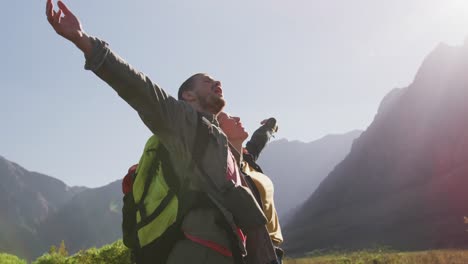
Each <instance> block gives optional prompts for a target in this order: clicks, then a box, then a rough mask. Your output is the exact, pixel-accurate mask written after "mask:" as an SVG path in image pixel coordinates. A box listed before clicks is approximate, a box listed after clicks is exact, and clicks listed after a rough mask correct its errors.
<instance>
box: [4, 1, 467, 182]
mask: <svg viewBox="0 0 468 264" xmlns="http://www.w3.org/2000/svg"><path fill="white" fill-rule="evenodd" d="M66 3H67V4H68V5H69V7H70V8H71V9H72V10H73V11H74V12H75V13H76V14H77V15H78V16H79V17H80V19H81V22H82V24H83V26H84V28H85V30H86V31H87V32H88V33H89V34H91V35H95V36H98V37H100V38H102V39H105V40H106V41H107V42H109V43H110V45H111V47H112V48H113V49H114V50H115V51H117V52H118V53H119V54H120V55H121V56H122V57H124V58H125V59H126V60H127V61H128V62H130V63H131V64H132V65H133V66H135V67H136V68H138V69H139V70H141V71H143V72H145V73H146V74H147V75H149V76H150V77H151V78H152V80H153V81H155V82H157V83H158V84H160V85H161V86H162V87H163V88H165V89H166V90H167V91H168V92H169V93H171V94H174V95H175V94H176V91H177V89H178V87H179V85H180V83H182V81H183V80H185V79H186V78H187V77H188V76H190V75H191V74H192V73H196V72H207V73H210V74H211V75H212V76H213V77H215V78H217V79H219V80H221V81H222V83H223V89H224V93H225V97H226V99H227V100H228V104H229V105H228V107H227V110H228V111H229V112H231V113H232V114H234V115H238V116H240V117H241V118H242V119H243V123H244V125H245V126H246V128H247V129H248V130H249V131H253V130H254V129H255V128H256V127H257V124H258V122H259V121H261V120H262V119H264V118H266V117H270V116H275V117H277V119H278V120H279V122H280V133H279V134H278V137H280V138H287V139H289V140H300V141H304V142H309V141H312V140H315V139H317V138H320V137H322V136H324V135H326V134H329V133H344V132H347V131H350V130H354V129H365V128H366V127H367V126H368V125H369V124H370V123H371V122H372V119H373V117H374V115H375V113H376V111H377V107H378V105H379V103H380V101H381V99H382V98H383V96H384V95H385V94H386V93H387V92H388V91H390V90H391V89H392V88H395V87H405V86H407V85H408V84H410V83H411V81H412V79H413V77H414V75H415V73H416V71H417V69H418V67H419V65H420V64H421V62H422V60H423V59H424V57H425V56H426V55H427V54H428V53H429V52H430V51H431V50H433V49H434V48H435V47H436V45H437V44H438V43H440V42H445V43H448V44H452V45H460V44H462V43H463V41H464V39H465V37H466V36H467V34H468V1H465V0H392V1H387V0H354V1H348V0H340V1H338V0H326V1H325V0H323V1H318V0H288V1H284V0H283V1H279V0H265V1H263V0H262V1H260V0H238V1H223V0H221V1H220V0H198V1H193V0H163V1H159V0H157V1H155V0H138V1H130V0H126V1H123V0H113V1H110V0H100V1H91V0H79V1H78V0H68V1H66ZM2 11H3V12H2V16H0V25H1V26H0V27H1V29H2V33H3V34H2V38H1V39H2V41H1V42H0V43H1V44H0V45H1V48H0V55H1V58H2V61H3V63H2V64H0V86H1V96H0V121H1V124H2V127H1V136H0V155H2V156H4V157H6V158H7V159H9V160H11V161H14V162H17V163H19V164H20V165H22V166H24V167H25V168H27V169H28V170H33V171H38V172H42V173H45V174H48V175H51V176H53V177H56V178H59V179H61V180H63V181H64V182H65V183H67V184H68V185H84V186H89V187H96V186H101V185H104V184H107V183H109V182H111V181H114V180H116V179H119V178H121V177H122V176H123V174H124V173H125V171H126V170H127V168H128V167H129V166H130V165H131V164H133V163H136V162H137V161H138V158H139V156H140V153H141V150H142V148H143V145H144V143H145V141H146V139H147V137H148V136H149V135H150V132H149V131H148V129H147V128H146V127H145V126H144V125H143V124H142V122H141V121H140V119H139V118H138V116H137V114H136V113H135V112H134V111H133V110H132V109H131V108H130V107H129V106H128V105H127V104H126V103H125V102H124V101H122V100H121V99H120V98H119V97H118V96H117V95H116V94H115V92H114V91H113V90H112V89H111V88H109V87H107V85H106V84H104V83H103V82H102V81H100V80H99V79H98V78H97V77H95V76H94V75H93V74H92V73H90V72H87V71H85V70H84V69H83V65H84V59H83V56H82V54H81V53H80V52H79V51H78V50H77V49H76V48H75V47H74V46H73V45H72V44H70V43H68V42H67V41H66V40H64V39H62V38H60V37H59V36H57V35H56V34H55V32H53V30H52V28H51V27H50V26H49V25H48V23H47V21H46V18H45V1H42V0H34V1H31V0H26V1H12V0H10V1H6V2H4V3H3V4H2Z"/></svg>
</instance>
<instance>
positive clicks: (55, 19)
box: [53, 9, 62, 24]
mask: <svg viewBox="0 0 468 264" xmlns="http://www.w3.org/2000/svg"><path fill="white" fill-rule="evenodd" d="M61 16H62V9H59V11H58V12H55V15H54V20H53V22H54V24H59V23H60V17H61Z"/></svg>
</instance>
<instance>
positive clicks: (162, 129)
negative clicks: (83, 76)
mask: <svg viewBox="0 0 468 264" xmlns="http://www.w3.org/2000/svg"><path fill="white" fill-rule="evenodd" d="M93 42H94V43H93V44H94V46H93V51H92V54H91V56H90V57H88V58H86V64H85V69H87V70H91V71H93V72H94V73H95V74H96V75H97V76H98V77H99V78H101V79H102V80H103V81H105V82H106V83H107V84H109V85H110V86H111V87H112V88H113V89H114V90H115V91H116V92H117V94H118V95H119V96H120V97H122V99H124V100H125V101H126V102H127V103H128V104H129V105H130V106H131V107H132V108H133V109H135V110H136V111H137V112H138V114H139V115H140V117H141V119H142V120H143V122H144V123H145V125H146V126H147V127H148V128H149V129H150V130H151V131H152V132H153V133H154V134H156V135H158V137H159V138H160V139H161V141H162V142H164V144H165V145H166V147H170V146H168V145H171V144H173V143H176V142H177V141H181V140H182V141H183V140H184V139H186V138H183V137H184V135H185V137H186V136H187V135H189V134H190V133H187V126H189V127H190V126H191V127H192V128H193V129H195V124H196V120H197V119H196V116H197V114H196V111H195V110H194V109H193V108H192V107H191V106H190V105H188V104H187V103H185V102H181V101H178V100H176V99H175V98H174V97H172V96H170V95H168V94H167V93H166V92H165V91H164V90H163V89H161V88H160V87H159V86H158V85H157V84H155V83H153V82H152V81H151V80H150V78H149V77H148V76H146V75H145V74H144V73H142V72H139V71H138V70H136V69H135V68H133V67H132V66H131V65H130V64H128V63H127V62H126V61H125V60H123V59H122V58H121V57H119V56H118V55H117V54H115V53H114V52H113V51H112V50H110V49H109V47H108V45H107V43H106V42H104V41H102V40H99V39H97V38H93ZM189 123H193V124H189ZM182 133H185V134H182ZM181 137H182V138H181ZM179 145H180V144H179Z"/></svg>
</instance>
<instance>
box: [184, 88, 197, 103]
mask: <svg viewBox="0 0 468 264" xmlns="http://www.w3.org/2000/svg"><path fill="white" fill-rule="evenodd" d="M196 98H197V97H196V96H195V92H194V91H184V92H183V93H182V99H183V100H184V101H186V102H193V101H195V99H196Z"/></svg>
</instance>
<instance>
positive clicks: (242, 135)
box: [218, 112, 249, 142]
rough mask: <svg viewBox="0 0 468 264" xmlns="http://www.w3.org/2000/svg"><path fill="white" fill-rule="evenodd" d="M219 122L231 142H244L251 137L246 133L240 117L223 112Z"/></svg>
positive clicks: (220, 114) (219, 115)
mask: <svg viewBox="0 0 468 264" xmlns="http://www.w3.org/2000/svg"><path fill="white" fill-rule="evenodd" d="M218 122H219V126H220V127H221V129H222V130H223V131H224V134H226V136H227V137H228V139H229V141H231V142H236V141H237V142H238V141H241V142H243V141H244V140H246V139H247V138H248V137H249V133H247V132H246V131H245V128H244V127H243V126H242V123H241V122H240V118H239V117H236V116H230V115H228V114H226V113H225V112H221V113H219V114H218Z"/></svg>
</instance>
